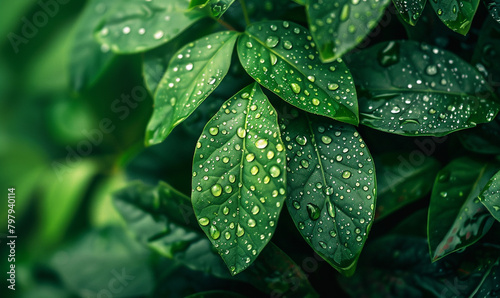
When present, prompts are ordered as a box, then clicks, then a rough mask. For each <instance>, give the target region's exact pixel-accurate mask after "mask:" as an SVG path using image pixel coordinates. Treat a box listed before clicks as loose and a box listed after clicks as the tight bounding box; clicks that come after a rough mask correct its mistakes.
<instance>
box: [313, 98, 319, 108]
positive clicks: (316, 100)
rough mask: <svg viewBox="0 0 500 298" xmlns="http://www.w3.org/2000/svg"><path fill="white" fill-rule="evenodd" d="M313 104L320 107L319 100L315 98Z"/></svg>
mask: <svg viewBox="0 0 500 298" xmlns="http://www.w3.org/2000/svg"><path fill="white" fill-rule="evenodd" d="M312 104H313V105H315V106H319V99H317V98H313V99H312Z"/></svg>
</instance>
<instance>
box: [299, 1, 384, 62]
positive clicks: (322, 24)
mask: <svg viewBox="0 0 500 298" xmlns="http://www.w3.org/2000/svg"><path fill="white" fill-rule="evenodd" d="M389 4H390V0H364V1H360V0H343V1H325V0H307V1H306V8H307V16H308V18H309V27H310V29H311V33H312V36H313V37H314V41H316V43H317V44H318V51H319V53H320V55H321V59H322V60H323V61H326V62H330V61H333V60H335V59H336V58H338V57H342V56H343V55H344V54H345V53H347V52H348V51H349V50H351V49H352V48H354V47H355V46H357V45H358V44H359V43H361V42H362V41H363V40H364V39H365V37H366V36H367V35H368V33H370V31H371V30H372V29H373V28H375V26H376V25H377V23H378V21H379V20H380V18H382V16H383V14H384V11H385V8H386V7H387V6H388V5H389Z"/></svg>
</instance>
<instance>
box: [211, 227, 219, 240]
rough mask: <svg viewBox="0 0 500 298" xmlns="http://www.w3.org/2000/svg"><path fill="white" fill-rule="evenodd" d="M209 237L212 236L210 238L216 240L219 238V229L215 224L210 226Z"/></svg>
mask: <svg viewBox="0 0 500 298" xmlns="http://www.w3.org/2000/svg"><path fill="white" fill-rule="evenodd" d="M210 237H212V239H214V240H217V239H219V237H220V231H219V229H217V227H216V226H213V225H212V226H210Z"/></svg>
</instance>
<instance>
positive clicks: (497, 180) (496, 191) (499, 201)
mask: <svg viewBox="0 0 500 298" xmlns="http://www.w3.org/2000/svg"><path fill="white" fill-rule="evenodd" d="M479 200H480V201H481V203H483V205H484V206H486V208H487V209H488V211H490V213H491V215H493V217H494V218H495V219H496V220H498V221H500V172H497V173H496V174H495V175H494V176H493V177H492V178H491V179H490V181H488V183H487V184H486V186H485V187H484V189H483V190H482V191H481V194H480V195H479Z"/></svg>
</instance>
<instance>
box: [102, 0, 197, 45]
mask: <svg viewBox="0 0 500 298" xmlns="http://www.w3.org/2000/svg"><path fill="white" fill-rule="evenodd" d="M120 2H121V3H120V4H119V5H116V7H114V8H115V9H114V10H113V11H112V12H110V13H109V14H108V15H107V17H106V18H105V19H104V20H103V21H102V22H101V24H100V25H99V26H98V27H97V29H96V35H97V39H98V40H99V41H100V42H101V44H102V46H103V47H105V48H110V49H111V50H112V51H113V52H115V53H122V54H130V53H138V52H144V51H146V50H149V49H152V48H154V47H157V46H159V45H161V44H164V43H166V42H168V41H170V40H171V39H173V38H174V37H176V36H177V35H178V34H179V33H181V32H182V31H184V30H185V29H186V28H188V27H189V26H191V25H192V24H193V23H194V22H196V21H197V20H199V19H200V18H202V17H204V16H206V14H205V12H202V11H199V10H193V11H188V10H187V8H188V1H186V0H166V1H165V0H164V1H144V0H121V1H120Z"/></svg>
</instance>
